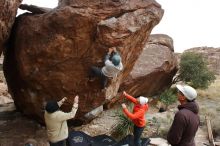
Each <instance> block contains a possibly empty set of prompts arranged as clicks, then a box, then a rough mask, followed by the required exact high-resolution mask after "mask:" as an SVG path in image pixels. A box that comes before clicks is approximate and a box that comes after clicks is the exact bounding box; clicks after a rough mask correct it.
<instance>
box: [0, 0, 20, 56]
mask: <svg viewBox="0 0 220 146" xmlns="http://www.w3.org/2000/svg"><path fill="white" fill-rule="evenodd" d="M21 2H22V0H1V1H0V55H1V53H2V50H3V49H4V48H5V43H6V40H7V39H8V37H9V35H10V32H11V27H12V25H13V23H14V20H15V17H16V14H17V9H18V7H19V5H20V3H21Z"/></svg>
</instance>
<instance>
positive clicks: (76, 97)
mask: <svg viewBox="0 0 220 146" xmlns="http://www.w3.org/2000/svg"><path fill="white" fill-rule="evenodd" d="M74 103H77V104H78V103H79V96H78V95H76V96H75V98H74Z"/></svg>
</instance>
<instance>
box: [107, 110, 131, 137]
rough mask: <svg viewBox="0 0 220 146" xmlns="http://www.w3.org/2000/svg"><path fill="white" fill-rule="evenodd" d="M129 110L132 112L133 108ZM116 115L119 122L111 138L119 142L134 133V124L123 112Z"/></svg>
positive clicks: (113, 128)
mask: <svg viewBox="0 0 220 146" xmlns="http://www.w3.org/2000/svg"><path fill="white" fill-rule="evenodd" d="M128 109H129V111H130V110H131V109H132V106H129V107H128ZM115 115H116V117H117V118H118V120H117V122H116V123H115V124H114V125H113V126H112V128H111V129H112V130H111V136H112V137H114V138H115V139H117V140H121V139H122V138H124V137H125V136H127V135H128V134H131V133H132V132H133V127H134V124H133V122H132V121H131V120H130V119H129V118H128V117H126V116H125V115H124V113H123V112H122V110H120V111H118V112H117V113H115Z"/></svg>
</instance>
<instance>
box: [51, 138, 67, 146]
mask: <svg viewBox="0 0 220 146" xmlns="http://www.w3.org/2000/svg"><path fill="white" fill-rule="evenodd" d="M49 143H50V146H67V144H66V139H64V140H61V141H58V142H56V143H52V142H49Z"/></svg>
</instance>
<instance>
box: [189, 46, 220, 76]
mask: <svg viewBox="0 0 220 146" xmlns="http://www.w3.org/2000/svg"><path fill="white" fill-rule="evenodd" d="M185 52H194V53H198V54H201V55H202V56H204V57H205V58H206V59H207V61H208V68H209V69H210V70H211V71H212V72H214V73H215V74H216V75H220V48H213V47H197V48H191V49H188V50H186V51H185Z"/></svg>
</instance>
